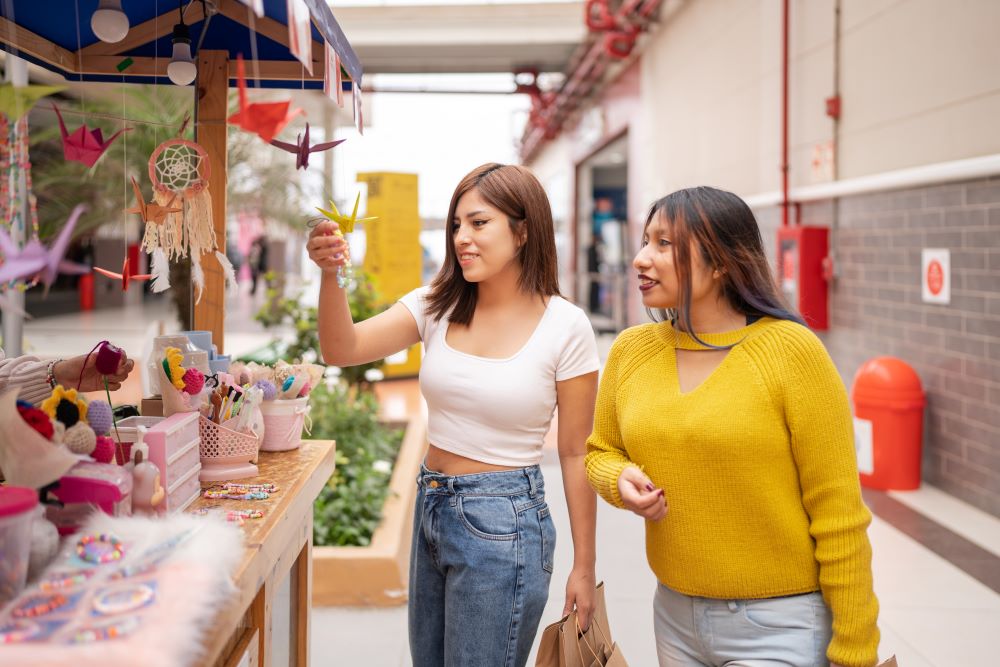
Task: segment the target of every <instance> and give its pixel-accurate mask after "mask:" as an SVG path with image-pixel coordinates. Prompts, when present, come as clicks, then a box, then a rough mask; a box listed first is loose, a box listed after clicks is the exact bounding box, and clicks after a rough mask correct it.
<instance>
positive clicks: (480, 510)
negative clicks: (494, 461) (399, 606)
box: [409, 466, 556, 667]
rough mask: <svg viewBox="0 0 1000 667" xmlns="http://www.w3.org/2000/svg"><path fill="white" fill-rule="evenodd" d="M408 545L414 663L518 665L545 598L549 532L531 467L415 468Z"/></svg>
mask: <svg viewBox="0 0 1000 667" xmlns="http://www.w3.org/2000/svg"><path fill="white" fill-rule="evenodd" d="M417 484H418V486H419V490H418V493H417V502H416V508H415V511H414V517H413V545H412V547H411V551H410V607H409V626H410V655H411V656H412V658H413V667H522V666H523V665H524V664H525V662H527V659H528V652H529V651H530V650H531V645H532V642H533V641H534V639H535V632H536V631H537V630H538V621H539V620H540V619H541V616H542V610H543V609H544V607H545V602H546V600H547V599H548V597H549V580H550V579H551V577H552V556H553V553H554V551H555V542H556V530H555V526H554V524H553V523H552V518H551V517H550V516H549V507H548V505H546V504H545V493H544V490H545V483H544V481H543V480H542V473H541V470H539V468H538V466H531V467H530V468H523V469H520V470H513V471H509V472H508V471H504V472H488V473H478V474H473V475H458V476H452V477H449V476H447V475H442V474H440V473H436V472H432V471H430V470H428V469H427V468H425V467H421V472H420V475H419V477H418V478H417Z"/></svg>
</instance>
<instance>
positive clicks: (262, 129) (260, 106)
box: [229, 54, 302, 143]
mask: <svg viewBox="0 0 1000 667" xmlns="http://www.w3.org/2000/svg"><path fill="white" fill-rule="evenodd" d="M236 86H237V88H238V89H239V99H240V110H239V111H237V112H236V113H234V114H233V115H232V116H230V117H229V123H230V124H232V125H236V126H238V127H239V128H240V129H241V130H244V131H246V132H254V133H256V134H257V136H259V137H260V138H261V139H263V140H264V141H267V142H269V143H270V141H271V140H272V139H274V138H275V137H276V136H278V134H279V133H280V132H281V130H282V129H283V128H284V127H285V125H288V121H290V120H291V119H293V118H295V116H297V115H299V114H300V113H302V109H289V107H290V106H291V105H292V101H291V100H286V101H284V102H254V103H252V104H251V103H248V102H247V81H246V77H245V75H244V69H243V55H242V54H237V56H236Z"/></svg>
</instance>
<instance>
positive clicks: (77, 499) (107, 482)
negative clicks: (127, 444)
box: [45, 461, 132, 535]
mask: <svg viewBox="0 0 1000 667" xmlns="http://www.w3.org/2000/svg"><path fill="white" fill-rule="evenodd" d="M50 493H51V494H52V495H53V496H55V497H56V498H57V499H58V500H59V501H60V502H61V503H63V507H56V506H55V505H49V506H47V507H46V510H45V515H46V516H47V517H48V519H49V521H51V522H52V523H54V524H55V525H56V528H58V529H59V534H60V535H68V534H70V533H75V532H76V530H77V528H78V527H79V526H80V525H81V524H82V523H83V522H84V520H86V518H87V517H88V516H89V515H90V513H91V512H92V511H93V509H94V507H95V506H96V507H97V508H98V509H99V510H101V511H102V512H104V513H105V514H108V515H110V516H131V515H132V471H131V470H129V469H127V468H124V467H122V466H118V465H114V464H111V463H97V462H96V461H81V462H80V463H77V464H76V465H75V466H73V467H72V468H70V469H69V472H67V473H66V474H65V475H63V476H62V477H60V478H59V486H57V487H56V488H55V489H54V490H52V491H50Z"/></svg>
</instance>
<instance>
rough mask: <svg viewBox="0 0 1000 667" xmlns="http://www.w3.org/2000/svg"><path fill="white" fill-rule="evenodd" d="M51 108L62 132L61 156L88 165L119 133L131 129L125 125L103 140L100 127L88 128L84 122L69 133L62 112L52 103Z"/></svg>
mask: <svg viewBox="0 0 1000 667" xmlns="http://www.w3.org/2000/svg"><path fill="white" fill-rule="evenodd" d="M52 110H53V111H55V112H56V117H57V118H58V119H59V132H60V133H61V134H62V141H63V157H65V158H66V159H67V160H70V161H76V162H82V163H83V164H85V165H87V166H88V167H93V166H94V163H95V162H97V160H98V159H100V157H101V156H102V155H104V151H106V150H108V148H110V147H111V144H113V143H114V141H115V139H117V138H118V135H119V134H121V133H122V132H128V131H129V130H131V129H132V128H131V127H126V128H123V129H121V130H118V131H117V132H115V133H114V134H112V135H111V138H110V139H108V140H107V141H104V133H102V132H101V128H99V127H95V128H94V129H93V130H88V129H87V125H86V124H83V125H81V126H80V127H78V128H76V129H75V130H73V133H72V134H70V133H69V132H67V131H66V123H64V122H63V117H62V114H61V113H59V109H58V108H57V107H56V105H54V104H53V105H52Z"/></svg>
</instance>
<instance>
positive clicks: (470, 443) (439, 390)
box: [399, 287, 600, 467]
mask: <svg viewBox="0 0 1000 667" xmlns="http://www.w3.org/2000/svg"><path fill="white" fill-rule="evenodd" d="M428 290H429V288H428V287H421V288H418V289H415V290H413V291H412V292H410V293H409V294H407V295H406V296H404V297H403V298H401V299H400V300H399V301H400V303H402V304H403V305H404V306H406V308H407V309H408V310H409V311H410V313H411V314H412V315H413V319H414V320H416V322H417V329H419V330H420V340H421V341H423V344H424V358H423V362H422V363H421V367H420V390H421V392H422V393H423V395H424V399H426V401H427V409H428V420H427V430H428V437H429V439H430V442H431V443H432V444H433V445H435V446H437V447H439V448H441V449H444V450H446V451H449V452H452V453H455V454H459V455H461V456H465V457H467V458H470V459H473V460H476V461H482V462H483V463H489V464H492V465H501V466H513V467H523V466H531V465H535V464H537V463H538V462H539V461H541V459H542V441H543V439H544V438H545V434H546V433H547V432H548V430H549V426H550V424H551V423H552V415H553V413H554V412H555V408H556V382H558V381H561V380H568V379H570V378H573V377H576V376H578V375H583V374H585V373H592V372H594V371H596V370H598V368H599V367H600V360H599V359H598V356H597V341H596V340H595V338H594V330H593V328H592V327H591V325H590V320H589V319H588V318H587V315H586V314H585V313H584V312H583V310H581V309H580V308H578V307H577V306H574V305H573V304H571V303H570V302H568V301H566V300H565V299H563V298H561V297H558V296H553V297H550V298H549V303H548V306H547V307H546V308H545V313H544V314H543V315H542V319H541V321H540V322H539V323H538V326H537V327H536V328H535V331H534V333H532V334H531V337H530V338H529V339H528V342H527V343H525V344H524V346H523V347H522V348H521V349H520V350H519V351H518V352H517V353H516V354H514V356H512V357H508V358H507V359H489V358H486V357H477V356H475V355H472V354H466V353H465V352H459V351H458V350H455V349H453V348H452V347H451V346H449V345H448V343H447V342H446V341H445V334H446V333H447V331H448V318H447V317H442V318H441V319H439V320H435V319H434V318H432V317H430V316H428V315H427V313H426V296H427V293H428Z"/></svg>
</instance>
